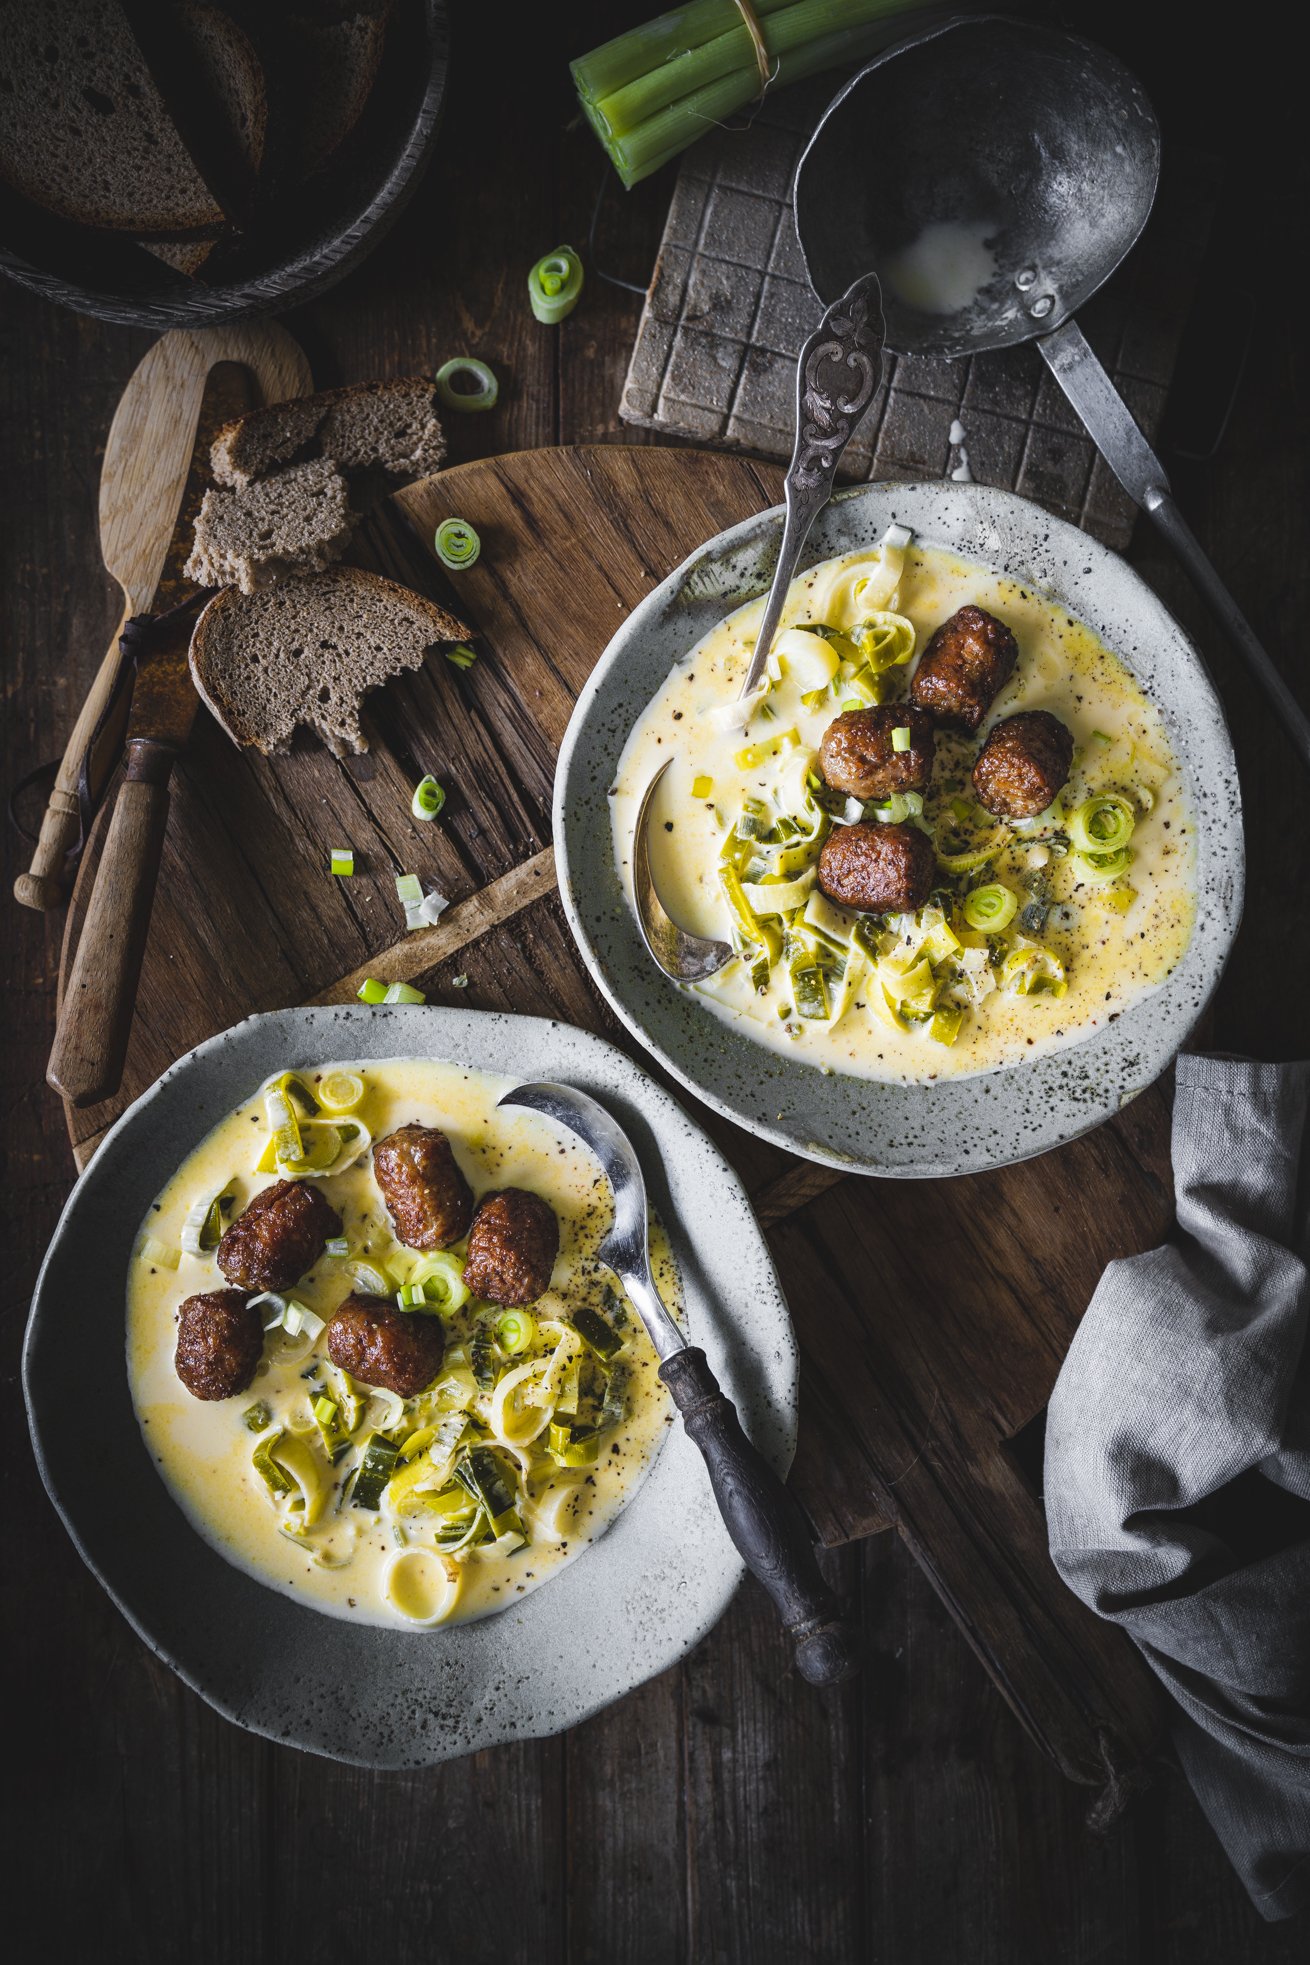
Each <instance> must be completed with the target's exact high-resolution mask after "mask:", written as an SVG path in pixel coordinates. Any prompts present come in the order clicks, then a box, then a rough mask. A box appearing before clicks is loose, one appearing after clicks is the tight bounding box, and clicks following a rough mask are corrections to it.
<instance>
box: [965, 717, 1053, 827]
mask: <svg viewBox="0 0 1310 1965" xmlns="http://www.w3.org/2000/svg"><path fill="white" fill-rule="evenodd" d="M1072 762H1073V734H1072V732H1071V731H1070V730H1068V729H1067V728H1066V726H1065V725H1064V724H1063V723H1061V721H1060V719H1059V717H1058V716H1052V715H1051V714H1050V712H1049V711H1048V710H1024V711H1022V712H1021V714H1020V715H1018V716H1007V717H1006V718H1005V719H1004V721H1003V722H1001V723H998V724H997V725H996V726H995V728H994V729H993V730H992V732H991V734H990V735H989V736H988V739H987V742H986V743H985V744H984V745H983V747H982V749H981V750H980V751H979V753H978V762H977V763H976V764H975V765H974V767H973V788H974V790H975V791H976V792H977V794H978V803H979V804H980V805H983V806H985V807H986V808H987V810H988V811H989V812H990V813H992V814H993V816H994V817H996V818H998V819H1032V818H1035V817H1036V815H1037V814H1038V813H1039V812H1044V811H1045V810H1046V808H1047V806H1048V805H1049V804H1050V803H1051V801H1052V799H1053V798H1054V797H1055V795H1056V793H1057V792H1059V791H1060V790H1061V789H1062V788H1063V786H1064V784H1065V781H1066V780H1067V778H1068V776H1069V766H1070V764H1071V763H1072Z"/></svg>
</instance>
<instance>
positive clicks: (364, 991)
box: [355, 976, 387, 1003]
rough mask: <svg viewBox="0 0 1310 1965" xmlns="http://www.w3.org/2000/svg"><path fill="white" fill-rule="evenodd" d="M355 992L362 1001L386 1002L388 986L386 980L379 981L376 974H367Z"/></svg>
mask: <svg viewBox="0 0 1310 1965" xmlns="http://www.w3.org/2000/svg"><path fill="white" fill-rule="evenodd" d="M355 994H356V996H358V998H359V1000H360V1002H361V1003H385V1002H386V1000H387V986H386V984H385V983H384V982H379V981H378V979H377V977H376V976H365V978H364V980H363V982H362V983H361V984H360V985H359V988H358V989H357V990H356V991H355Z"/></svg>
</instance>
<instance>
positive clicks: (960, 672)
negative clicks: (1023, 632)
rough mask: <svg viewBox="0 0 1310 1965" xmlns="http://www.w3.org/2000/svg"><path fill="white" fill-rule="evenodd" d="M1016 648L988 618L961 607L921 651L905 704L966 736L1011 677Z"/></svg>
mask: <svg viewBox="0 0 1310 1965" xmlns="http://www.w3.org/2000/svg"><path fill="white" fill-rule="evenodd" d="M1018 659H1019V645H1018V643H1017V642H1016V641H1015V638H1014V636H1013V635H1012V634H1011V633H1010V630H1009V629H1008V628H1007V627H1006V625H1005V623H1004V621H998V620H997V618H996V616H995V615H994V614H988V613H987V612H986V610H985V609H984V608H981V607H962V608H960V610H959V612H958V613H955V614H952V616H951V618H950V620H949V621H943V622H942V625H941V626H940V628H938V630H937V632H936V634H935V635H934V636H933V638H932V640H931V641H930V642H929V643H928V646H927V647H926V648H925V649H924V651H923V654H922V656H921V658H920V661H919V666H918V668H917V669H916V670H915V671H914V680H913V682H912V683H911V684H910V701H911V702H912V703H916V704H917V705H918V707H919V708H920V709H921V710H931V712H932V714H933V715H934V716H935V717H936V718H937V721H938V722H939V723H944V724H948V725H949V726H950V727H951V728H952V729H956V730H967V731H968V732H969V735H970V736H972V735H973V733H974V731H975V730H976V729H977V728H978V725H979V724H980V723H981V722H982V720H983V718H984V717H985V716H986V714H987V712H988V710H989V709H990V708H991V706H992V703H993V701H994V700H995V698H996V696H997V695H998V694H999V693H1000V691H1001V690H1002V689H1003V688H1004V687H1005V685H1006V683H1007V682H1008V681H1009V680H1010V677H1011V676H1012V675H1013V673H1014V665H1015V663H1016V662H1017V661H1018Z"/></svg>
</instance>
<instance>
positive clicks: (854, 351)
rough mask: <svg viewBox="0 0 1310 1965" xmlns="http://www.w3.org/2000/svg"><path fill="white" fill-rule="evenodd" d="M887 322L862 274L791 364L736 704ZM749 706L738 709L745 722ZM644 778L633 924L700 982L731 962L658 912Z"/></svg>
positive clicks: (659, 960)
mask: <svg viewBox="0 0 1310 1965" xmlns="http://www.w3.org/2000/svg"><path fill="white" fill-rule="evenodd" d="M885 339H886V329H885V327H884V325H883V318H882V289H881V288H880V286H879V284H878V278H877V275H876V274H874V273H865V274H862V275H861V277H860V278H859V279H858V280H855V281H854V282H853V283H852V284H851V285H850V286H849V287H848V288H847V289H846V292H845V293H844V294H843V295H842V297H841V299H840V300H835V301H833V303H832V305H831V306H830V307H829V308H828V311H827V312H826V313H825V315H824V317H823V319H822V320H821V321H820V323H819V325H818V327H817V328H815V330H814V332H813V334H812V335H811V336H810V338H809V340H808V341H807V342H806V343H805V346H804V347H803V348H802V349H801V352H800V356H799V359H798V361H797V364H796V445H795V448H794V450H793V451H792V458H791V463H790V464H789V465H788V467H787V476H786V480H785V482H784V485H783V497H784V499H785V501H786V505H785V515H784V518H783V526H782V540H781V543H780V544H779V547H778V563H777V565H776V567H775V568H774V572H773V580H772V582H771V584H770V586H769V596H768V599H767V601H766V602H765V604H764V618H763V619H762V621H761V622H760V629H759V633H758V635H757V636H756V638H755V648H754V652H753V653H752V655H751V660H750V667H749V668H748V669H747V671H746V674H745V676H744V678H743V680H742V685H741V688H740V690H739V691H738V694H737V701H738V704H739V705H742V706H745V705H746V704H747V703H748V701H749V699H750V698H751V697H752V696H753V695H754V694H755V692H756V691H757V689H758V688H759V687H760V684H761V683H762V682H763V680H764V672H765V667H766V665H767V663H768V659H769V650H770V649H771V648H772V646H773V642H774V637H775V636H776V635H777V632H778V623H779V621H780V620H781V619H782V610H783V606H784V604H785V602H786V599H787V593H788V590H789V588H790V587H791V583H792V580H793V579H794V578H795V574H796V568H797V566H798V565H799V563H800V557H801V551H802V549H803V547H804V545H805V541H806V540H807V539H808V537H809V535H810V528H811V527H812V526H813V524H814V521H815V519H816V518H817V517H818V516H819V513H820V512H821V511H822V510H823V508H824V506H825V505H826V504H827V502H828V500H829V498H830V497H831V496H832V488H833V484H834V482H835V480H836V473H837V465H838V462H839V460H840V458H841V455H842V452H843V451H844V450H845V448H846V446H847V444H848V443H849V442H850V440H851V438H852V436H853V435H854V434H855V430H856V426H857V425H858V424H859V422H860V420H861V418H862V417H863V415H864V412H865V411H866V410H867V409H868V407H869V404H870V403H871V402H872V401H873V398H874V395H875V394H876V392H877V389H878V384H879V383H880V382H881V380H882V350H883V342H884V340H885ZM747 714H749V711H746V710H744V709H743V716H742V721H743V723H744V722H745V717H746V715H747ZM673 762H674V759H673V758H670V759H669V762H668V764H663V765H661V767H660V769H659V770H658V771H657V772H656V773H655V776H654V777H653V778H652V779H651V781H650V783H649V784H648V785H647V787H646V790H645V793H644V795H643V797H642V801H641V805H640V807H639V809H638V812H637V824H636V831H635V837H634V839H633V853H632V879H633V892H634V898H635V901H636V908H637V921H638V924H639V926H640V928H641V935H642V940H643V941H644V942H645V944H646V948H647V950H648V952H649V954H650V956H651V958H652V960H653V961H654V962H655V963H656V964H657V965H658V967H659V968H661V969H662V970H663V971H664V973H665V975H666V976H668V977H670V978H671V980H672V981H674V982H685V983H691V982H704V981H705V979H706V977H707V976H712V975H715V974H716V973H717V972H718V971H719V970H720V969H722V968H723V967H724V966H725V964H727V963H729V962H731V961H732V959H733V956H734V954H735V953H736V951H735V950H734V949H733V948H732V947H731V945H730V944H729V943H728V942H723V941H717V940H715V939H714V937H712V936H709V935H694V934H691V933H689V932H688V931H687V929H685V928H680V927H679V926H678V924H677V922H676V921H674V920H673V918H672V916H671V915H670V914H669V913H668V912H667V910H666V909H665V907H664V904H663V902H662V901H661V900H660V897H659V893H658V891H657V889H656V886H655V878H654V874H653V872H652V870H651V863H650V840H649V834H650V819H651V807H652V805H653V802H654V798H655V793H656V790H657V789H658V787H659V784H660V782H661V780H662V779H663V777H664V773H665V772H666V771H667V770H668V768H669V764H672V763H673Z"/></svg>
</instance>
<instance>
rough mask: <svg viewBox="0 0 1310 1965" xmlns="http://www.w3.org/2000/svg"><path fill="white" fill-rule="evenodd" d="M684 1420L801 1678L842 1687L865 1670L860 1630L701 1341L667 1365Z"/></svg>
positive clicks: (663, 1370)
mask: <svg viewBox="0 0 1310 1965" xmlns="http://www.w3.org/2000/svg"><path fill="white" fill-rule="evenodd" d="M660 1377H661V1378H662V1379H663V1380H664V1383H665V1384H666V1385H667V1386H668V1388H669V1390H670V1392H672V1394H673V1399H674V1403H675V1405H676V1406H677V1408H678V1411H679V1412H680V1413H681V1414H682V1423H683V1425H684V1426H685V1427H686V1429H687V1432H688V1434H689V1435H690V1437H691V1438H692V1439H693V1440H694V1441H695V1443H696V1445H697V1446H698V1447H699V1448H700V1450H701V1452H702V1454H703V1455H704V1457H705V1465H706V1467H707V1468H708V1469H709V1476H710V1485H711V1486H712V1487H713V1489H714V1498H715V1500H716V1501H717V1502H718V1504H719V1513H720V1514H721V1515H722V1516H723V1520H724V1525H725V1527H726V1528H727V1531H728V1533H729V1535H730V1536H731V1537H732V1540H733V1543H734V1545H735V1547H736V1549H737V1553H738V1554H739V1555H740V1556H741V1557H742V1559H743V1561H744V1562H745V1564H746V1567H747V1568H748V1569H749V1570H750V1572H751V1574H752V1575H753V1576H756V1577H758V1578H759V1580H760V1582H761V1583H763V1585H764V1587H765V1589H766V1590H767V1591H768V1593H769V1595H770V1596H771V1597H772V1598H773V1602H774V1607H775V1608H776V1610H777V1612H778V1615H779V1616H780V1617H781V1618H782V1621H783V1623H784V1625H785V1626H786V1629H787V1633H788V1635H789V1637H790V1638H791V1640H792V1642H793V1644H794V1645H795V1647H796V1663H797V1665H798V1666H799V1668H800V1672H801V1676H802V1677H803V1678H806V1679H808V1680H809V1682H810V1684H811V1685H836V1684H837V1683H838V1682H839V1681H840V1680H842V1679H845V1678H850V1677H851V1675H852V1673H854V1672H857V1671H858V1670H859V1668H860V1654H859V1635H858V1632H857V1631H856V1630H855V1627H854V1626H853V1625H852V1624H850V1623H849V1622H848V1621H847V1619H846V1616H845V1614H844V1612H843V1610H842V1607H841V1604H840V1603H839V1602H838V1600H837V1598H836V1596H835V1595H834V1594H833V1592H832V1591H831V1590H830V1589H829V1587H828V1585H827V1584H826V1583H825V1582H824V1580H823V1577H822V1575H821V1574H820V1571H819V1563H818V1558H817V1557H816V1555H815V1553H814V1538H813V1536H812V1535H811V1533H810V1528H809V1524H808V1522H807V1521H806V1519H805V1516H804V1515H803V1514H802V1513H801V1509H800V1504H799V1502H798V1501H797V1500H796V1498H795V1496H794V1495H792V1494H790V1493H789V1492H788V1491H787V1489H786V1487H784V1485H783V1483H782V1482H781V1481H780V1480H779V1479H778V1476H777V1475H776V1474H775V1473H774V1471H773V1469H772V1467H770V1465H769V1463H768V1461H767V1460H766V1459H765V1458H764V1455H763V1454H762V1453H761V1452H760V1451H759V1449H758V1448H757V1447H753V1446H752V1445H751V1443H750V1441H749V1440H748V1439H747V1437H746V1435H745V1433H744V1432H743V1431H742V1424H741V1421H740V1419H739V1418H738V1417H737V1408H736V1406H735V1405H733V1403H732V1401H731V1399H728V1398H725V1397H724V1395H723V1393H722V1391H721V1390H720V1389H719V1382H718V1380H717V1379H716V1378H715V1376H714V1373H713V1372H712V1371H711V1370H710V1366H709V1361H708V1360H707V1358H706V1356H705V1353H704V1352H703V1351H702V1350H701V1349H700V1348H699V1346H697V1345H694V1344H691V1345H688V1346H687V1347H686V1349H685V1350H682V1351H675V1352H674V1354H673V1356H672V1357H671V1358H666V1359H665V1361H664V1363H663V1364H662V1365H661V1366H660Z"/></svg>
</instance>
